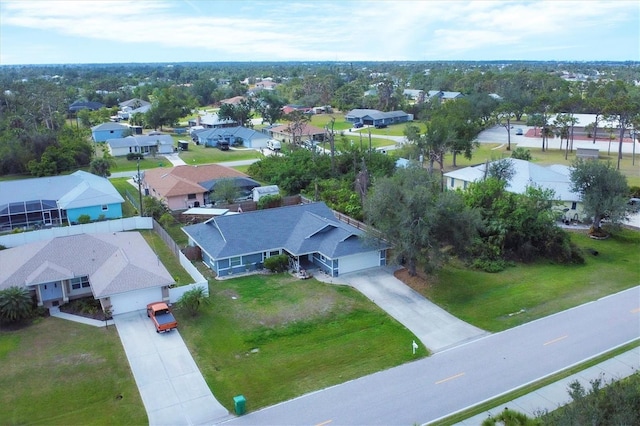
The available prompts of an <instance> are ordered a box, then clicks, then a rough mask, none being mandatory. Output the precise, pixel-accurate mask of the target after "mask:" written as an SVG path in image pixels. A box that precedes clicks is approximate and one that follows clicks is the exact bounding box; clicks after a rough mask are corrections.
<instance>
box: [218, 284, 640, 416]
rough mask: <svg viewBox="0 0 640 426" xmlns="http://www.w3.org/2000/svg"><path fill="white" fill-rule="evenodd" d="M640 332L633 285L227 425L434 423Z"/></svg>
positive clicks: (639, 297) (637, 291)
mask: <svg viewBox="0 0 640 426" xmlns="http://www.w3.org/2000/svg"><path fill="white" fill-rule="evenodd" d="M639 337H640V287H635V288H633V289H630V290H627V291H624V292H621V293H618V294H615V295H612V296H608V297H605V298H602V299H599V300H596V301H593V302H590V303H587V304H585V305H582V306H579V307H577V308H574V309H570V310H568V311H564V312H561V313H558V314H555V315H552V316H549V317H546V318H543V319H540V320H537V321H533V322H530V323H527V324H524V325H522V326H520V327H516V328H513V329H510V330H507V331H504V332H501V333H496V334H492V335H489V336H487V337H485V338H482V339H479V340H475V341H473V342H471V343H468V344H464V345H462V346H458V347H455V348H452V349H449V350H446V351H443V352H439V353H437V354H435V355H433V356H431V357H429V358H425V359H422V360H419V361H416V362H412V363H409V364H405V365H402V366H399V367H396V368H393V369H390V370H386V371H383V372H380V373H376V374H373V375H370V376H366V377H363V378H360V379H357V380H354V381H351V382H347V383H345V384H342V385H338V386H335V387H332V388H328V389H324V390H321V391H318V392H314V393H311V394H308V395H304V396H302V397H299V398H297V399H294V400H291V401H287V402H284V403H281V404H279V405H275V406H272V407H268V408H265V409H262V410H260V411H256V412H250V413H249V414H247V415H244V416H241V417H237V418H235V419H232V420H230V421H228V422H225V423H224V424H228V425H285V424H286V425H297V424H301V425H302V424H304V425H321V424H322V425H328V424H331V426H335V425H410V424H423V423H429V422H432V421H434V420H436V419H439V418H441V417H444V416H447V415H449V414H452V413H454V412H457V411H459V410H463V409H465V408H467V407H469V406H472V405H475V404H477V403H479V402H482V401H484V400H487V399H490V398H492V397H494V396H497V395H500V394H502V393H505V392H508V391H510V390H513V389H515V388H517V387H519V386H522V385H524V384H526V383H529V382H532V381H535V380H538V379H540V378H542V377H545V376H547V375H549V374H552V373H554V372H556V371H559V370H562V369H564V368H566V367H568V366H571V365H574V364H577V363H580V362H582V361H584V360H586V359H588V358H591V357H593V356H596V355H598V354H600V353H602V352H605V351H608V350H610V349H611V348H614V347H617V346H619V345H622V344H624V343H627V342H629V341H632V340H634V339H637V338H639ZM407 350H410V346H409V345H407ZM247 408H248V410H251V401H250V400H248V401H247Z"/></svg>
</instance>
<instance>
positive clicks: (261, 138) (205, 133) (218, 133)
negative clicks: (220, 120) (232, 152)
mask: <svg viewBox="0 0 640 426" xmlns="http://www.w3.org/2000/svg"><path fill="white" fill-rule="evenodd" d="M193 138H194V139H195V140H196V141H197V142H198V144H201V145H204V146H213V147H216V146H219V144H220V143H221V142H225V143H227V144H229V145H231V146H234V145H243V146H244V147H245V148H254V149H261V148H266V147H267V141H268V140H269V139H270V138H269V136H268V135H266V134H264V133H261V132H256V131H255V130H253V129H249V128H246V127H242V126H236V127H222V128H212V129H202V130H199V131H196V132H194V134H193Z"/></svg>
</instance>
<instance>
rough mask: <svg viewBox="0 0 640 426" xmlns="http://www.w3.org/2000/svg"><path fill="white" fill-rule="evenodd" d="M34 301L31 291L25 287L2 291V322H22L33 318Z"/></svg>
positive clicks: (0, 307) (0, 310) (0, 297)
mask: <svg viewBox="0 0 640 426" xmlns="http://www.w3.org/2000/svg"><path fill="white" fill-rule="evenodd" d="M32 313H33V300H32V299H31V295H30V294H29V291H28V290H27V289H25V288H23V287H9V288H7V289H4V290H0V320H1V321H2V322H7V323H14V322H20V321H22V320H25V319H27V318H29V317H31V315H32Z"/></svg>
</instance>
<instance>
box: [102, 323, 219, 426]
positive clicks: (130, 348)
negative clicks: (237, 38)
mask: <svg viewBox="0 0 640 426" xmlns="http://www.w3.org/2000/svg"><path fill="white" fill-rule="evenodd" d="M114 322H115V324H116V327H117V329H118V334H119V335H120V340H121V341H122V345H123V346H124V350H125V353H126V354H127V359H128V360H129V365H130V366H131V371H132V372H133V377H134V378H135V380H136V384H137V385H138V390H139V391H140V396H141V397H142V402H143V403H144V407H145V409H146V410H147V415H148V417H149V424H150V425H172V426H174V425H175V426H178V425H204V424H213V423H219V422H220V421H221V420H224V419H227V418H229V417H230V415H229V412H228V411H227V409H226V408H224V407H223V406H222V405H221V404H220V403H219V402H218V401H217V400H216V399H215V398H214V396H213V394H212V393H211V390H209V387H208V386H207V384H206V382H205V381H204V378H203V377H202V374H201V373H200V370H199V369H198V366H197V365H196V363H195V361H194V360H193V358H192V357H191V353H190V352H189V350H188V349H187V347H186V345H185V344H184V341H183V340H182V337H181V336H180V333H179V332H178V331H176V330H174V331H171V332H169V333H163V334H158V333H156V331H155V328H154V327H153V324H152V323H151V320H149V318H147V315H146V312H145V311H136V312H130V313H127V314H122V315H115V316H114Z"/></svg>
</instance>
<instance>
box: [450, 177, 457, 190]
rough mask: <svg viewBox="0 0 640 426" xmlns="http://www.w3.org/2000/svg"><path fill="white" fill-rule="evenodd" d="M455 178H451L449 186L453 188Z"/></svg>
mask: <svg viewBox="0 0 640 426" xmlns="http://www.w3.org/2000/svg"><path fill="white" fill-rule="evenodd" d="M455 182H456V180H455V179H454V178H451V187H452V188H453V185H454V184H455Z"/></svg>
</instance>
